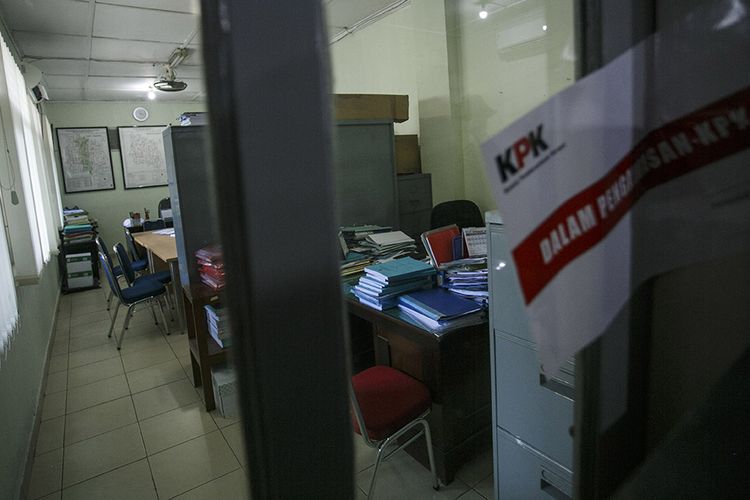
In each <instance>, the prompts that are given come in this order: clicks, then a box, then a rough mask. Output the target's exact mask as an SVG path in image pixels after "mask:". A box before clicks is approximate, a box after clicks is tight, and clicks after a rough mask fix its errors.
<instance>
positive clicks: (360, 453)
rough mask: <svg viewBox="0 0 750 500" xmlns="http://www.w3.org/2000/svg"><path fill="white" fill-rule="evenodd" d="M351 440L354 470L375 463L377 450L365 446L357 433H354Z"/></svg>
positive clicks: (358, 470)
mask: <svg viewBox="0 0 750 500" xmlns="http://www.w3.org/2000/svg"><path fill="white" fill-rule="evenodd" d="M352 440H353V443H354V472H355V473H357V472H361V471H363V470H365V469H366V468H368V467H371V466H372V465H373V464H374V463H375V457H376V456H377V454H378V450H376V449H375V448H370V447H369V446H367V445H366V444H365V441H364V440H363V439H362V436H360V435H359V434H354V436H353V437H352Z"/></svg>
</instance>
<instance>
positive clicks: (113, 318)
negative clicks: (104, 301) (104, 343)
mask: <svg viewBox="0 0 750 500" xmlns="http://www.w3.org/2000/svg"><path fill="white" fill-rule="evenodd" d="M119 310H120V301H119V300H118V301H117V304H115V313H114V314H113V315H112V323H111V324H110V325H109V332H108V333H107V337H111V336H112V330H114V329H115V321H117V311H119Z"/></svg>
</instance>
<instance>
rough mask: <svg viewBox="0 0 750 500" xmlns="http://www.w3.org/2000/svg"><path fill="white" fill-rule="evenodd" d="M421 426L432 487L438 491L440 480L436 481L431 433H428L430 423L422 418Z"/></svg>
mask: <svg viewBox="0 0 750 500" xmlns="http://www.w3.org/2000/svg"><path fill="white" fill-rule="evenodd" d="M421 423H422V427H424V441H425V444H426V445H427V458H428V459H429V460H430V472H431V473H432V489H433V490H435V491H438V490H439V489H440V482H439V481H438V477H437V472H436V471H435V454H434V452H433V451H432V435H431V434H430V424H428V423H427V420H422V422H421Z"/></svg>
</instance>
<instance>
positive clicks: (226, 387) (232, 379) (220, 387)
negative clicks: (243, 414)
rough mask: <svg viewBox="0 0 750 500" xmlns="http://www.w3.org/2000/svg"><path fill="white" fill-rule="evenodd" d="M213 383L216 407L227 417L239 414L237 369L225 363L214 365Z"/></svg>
mask: <svg viewBox="0 0 750 500" xmlns="http://www.w3.org/2000/svg"><path fill="white" fill-rule="evenodd" d="M211 383H212V384H213V388H214V402H215V403H216V409H217V410H219V412H220V413H221V414H222V415H223V416H224V417H227V418H228V417H237V416H239V414H240V410H239V404H238V401H237V399H238V398H239V388H238V386H237V374H236V373H235V371H234V370H233V369H232V368H229V367H227V366H223V365H217V366H212V367H211Z"/></svg>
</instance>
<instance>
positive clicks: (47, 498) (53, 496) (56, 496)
mask: <svg viewBox="0 0 750 500" xmlns="http://www.w3.org/2000/svg"><path fill="white" fill-rule="evenodd" d="M61 498H62V491H56V492H54V493H50V494H49V495H44V496H43V497H39V499H38V500H60V499H61Z"/></svg>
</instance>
